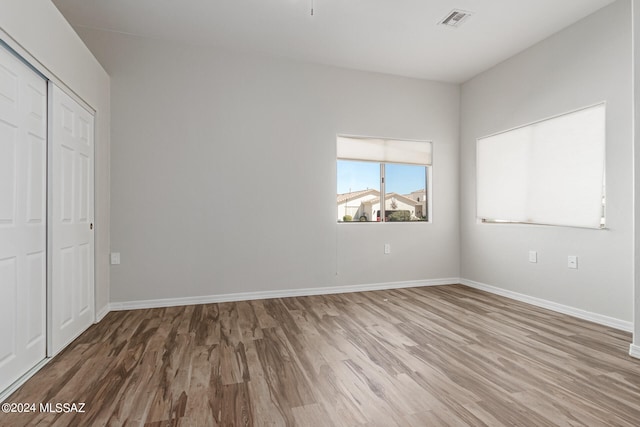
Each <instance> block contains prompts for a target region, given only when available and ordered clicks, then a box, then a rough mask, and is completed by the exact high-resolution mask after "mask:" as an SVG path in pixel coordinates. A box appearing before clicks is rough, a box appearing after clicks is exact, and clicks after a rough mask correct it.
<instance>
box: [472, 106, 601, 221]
mask: <svg viewBox="0 0 640 427" xmlns="http://www.w3.org/2000/svg"><path fill="white" fill-rule="evenodd" d="M604 167H605V105H604V104H599V105H596V106H593V107H588V108H584V109H582V110H579V111H575V112H572V113H567V114H563V115H560V116H557V117H554V118H551V119H548V120H544V121H540V122H537V123H534V124H531V125H527V126H523V127H519V128H516V129H513V130H509V131H506V132H502V133H499V134H496V135H492V136H488V137H485V138H480V139H478V141H477V215H478V218H480V219H482V220H488V221H508V222H525V223H535V224H549V225H564V226H574V227H588V228H600V227H601V226H602V224H601V220H602V213H603V205H602V203H603V197H604V172H605V171H604Z"/></svg>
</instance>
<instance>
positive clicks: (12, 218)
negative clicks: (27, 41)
mask: <svg viewBox="0 0 640 427" xmlns="http://www.w3.org/2000/svg"><path fill="white" fill-rule="evenodd" d="M46 108H47V86H46V81H45V80H44V79H43V78H42V77H40V76H39V75H37V74H36V73H35V72H34V71H32V70H31V69H30V68H29V67H27V66H26V65H25V64H23V63H22V62H21V61H20V60H19V59H18V58H16V57H15V56H14V55H13V54H12V53H10V52H9V51H7V50H6V49H4V48H2V47H0V391H1V390H3V389H5V388H6V387H8V386H9V385H11V383H13V382H14V381H16V380H17V379H18V378H20V377H21V376H22V375H24V374H25V373H26V372H28V371H29V370H30V369H31V368H33V367H34V366H35V365H36V364H37V363H38V362H39V361H41V360H42V359H44V357H45V352H46V323H45V322H46V181H45V179H46V151H47V149H46V147H47V145H46V144H47V143H46V136H47V122H46V119H47V117H46Z"/></svg>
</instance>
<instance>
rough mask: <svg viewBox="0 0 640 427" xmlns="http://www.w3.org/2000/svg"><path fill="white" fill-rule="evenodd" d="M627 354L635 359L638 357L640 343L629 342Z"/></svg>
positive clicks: (639, 357)
mask: <svg viewBox="0 0 640 427" xmlns="http://www.w3.org/2000/svg"><path fill="white" fill-rule="evenodd" d="M629 355H630V356H631V357H635V358H636V359H640V345H635V344H631V345H630V346H629Z"/></svg>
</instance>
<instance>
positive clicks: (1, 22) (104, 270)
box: [0, 0, 111, 313]
mask: <svg viewBox="0 0 640 427" xmlns="http://www.w3.org/2000/svg"><path fill="white" fill-rule="evenodd" d="M0 30H1V31H0V38H1V39H2V40H3V41H4V42H6V43H7V44H8V45H10V46H11V47H12V48H14V49H15V50H16V51H18V52H19V53H20V54H22V55H23V56H25V58H26V59H27V60H29V61H30V62H31V63H32V65H34V66H35V67H36V68H38V70H39V71H41V72H42V73H43V74H44V75H45V76H47V77H48V78H50V79H52V80H54V81H56V82H58V83H60V82H61V83H63V84H64V85H66V86H67V87H68V88H70V89H71V90H72V91H73V92H75V94H76V95H77V96H79V97H80V98H81V99H82V100H84V101H85V102H86V103H87V104H89V105H90V106H91V107H92V108H93V109H94V110H95V111H96V127H95V131H96V139H95V143H96V146H95V185H96V193H95V197H96V204H95V224H96V235H95V245H96V265H95V275H96V312H97V313H100V312H101V311H103V310H104V309H105V308H106V307H107V305H108V303H109V273H110V272H109V264H108V259H109V258H108V253H109V214H110V212H109V154H110V148H109V131H110V114H111V110H110V106H109V96H110V93H109V76H108V75H107V73H106V72H105V71H104V69H103V68H102V67H101V66H100V64H99V63H98V61H97V60H96V59H95V58H94V57H93V55H92V54H91V52H90V51H89V50H88V49H87V47H86V46H85V45H84V44H83V42H82V41H81V40H80V38H79V37H78V35H77V34H76V33H75V32H74V30H73V29H72V28H71V26H70V25H69V24H68V23H67V21H66V20H65V19H64V18H63V17H62V15H61V14H60V12H58V9H56V7H55V6H54V5H53V3H51V2H50V1H49V0H2V1H0Z"/></svg>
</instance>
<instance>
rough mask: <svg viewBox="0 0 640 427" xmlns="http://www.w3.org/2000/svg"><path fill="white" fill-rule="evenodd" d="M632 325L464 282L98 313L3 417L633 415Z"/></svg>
mask: <svg viewBox="0 0 640 427" xmlns="http://www.w3.org/2000/svg"><path fill="white" fill-rule="evenodd" d="M630 341H631V335H630V334H628V333H625V332H621V331H618V330H614V329H611V328H607V327H604V326H600V325H597V324H594V323H589V322H586V321H583V320H580V319H576V318H573V317H569V316H565V315H562V314H559V313H555V312H552V311H549V310H545V309H542V308H539V307H534V306H531V305H527V304H525V303H521V302H518V301H513V300H509V299H507V298H503V297H500V296H496V295H492V294H488V293H485V292H482V291H479V290H475V289H471V288H468V287H465V286H462V285H449V286H435V287H424V288H411V289H396V290H390V291H374V292H364V293H351V294H339V295H318V296H310V297H296V298H278V299H271V300H261V301H242V302H226V303H221V304H204V305H195V306H184V307H167V308H158V309H150V310H134V311H123V312H112V313H109V314H108V315H107V316H106V317H105V319H104V320H103V321H102V322H100V323H99V324H97V325H94V326H92V327H91V328H90V329H89V330H88V331H86V332H85V333H84V334H83V335H82V336H80V337H79V338H78V339H77V340H76V341H74V342H73V343H72V344H71V345H70V346H69V347H68V348H67V349H65V350H64V351H63V352H62V353H61V354H60V355H58V356H57V357H56V358H54V359H53V360H52V361H51V362H50V363H49V364H47V365H46V366H45V367H44V368H43V369H42V370H41V371H40V372H38V373H37V374H36V375H35V376H33V377H32V378H31V379H30V380H29V381H27V382H26V383H25V384H24V385H23V386H22V387H21V388H20V389H18V390H17V391H16V392H15V393H14V394H13V395H12V396H10V397H9V398H8V399H7V400H6V401H7V402H15V403H18V402H21V403H36V404H39V403H53V404H55V403H81V402H82V403H85V404H86V405H85V412H84V413H80V414H64V413H46V412H43V413H40V412H36V413H29V414H27V413H23V414H18V413H10V414H0V425H1V426H5V425H6V426H22V425H46V426H49V425H59V426H68V425H80V426H83V425H92V426H93V425H95V426H162V427H166V426H345V427H346V426H349V427H353V426H385V427H389V426H425V425H428V426H465V425H468V426H492V427H493V426H512V425H522V426H567V427H573V426H638V425H640V361H639V360H636V359H632V358H630V357H629V356H628V354H627V351H628V347H629V343H630Z"/></svg>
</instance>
